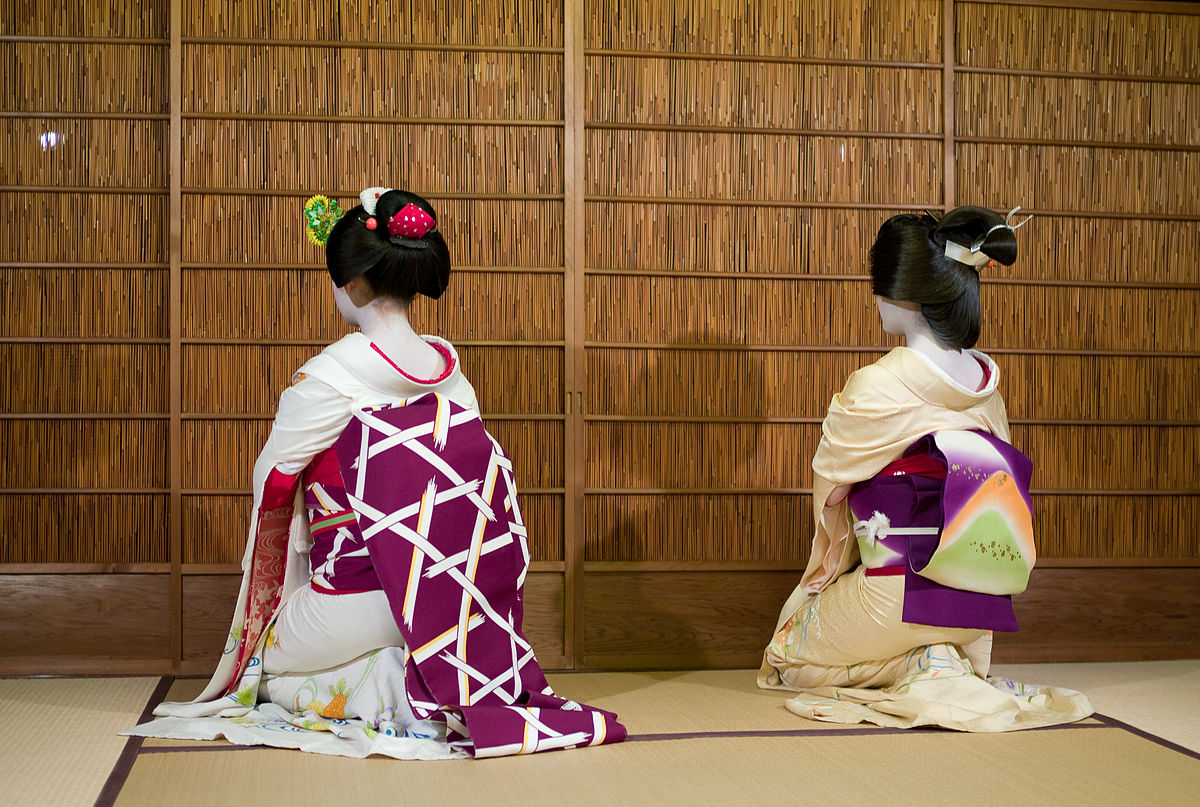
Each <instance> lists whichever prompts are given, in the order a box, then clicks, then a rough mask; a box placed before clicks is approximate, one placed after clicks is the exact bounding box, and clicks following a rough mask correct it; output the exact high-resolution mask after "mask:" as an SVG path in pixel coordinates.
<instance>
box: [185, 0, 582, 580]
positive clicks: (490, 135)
mask: <svg viewBox="0 0 1200 807" xmlns="http://www.w3.org/2000/svg"><path fill="white" fill-rule="evenodd" d="M184 33H185V36H196V37H205V39H204V41H193V42H188V43H185V45H184V49H183V54H182V69H183V84H184V98H183V102H182V105H183V111H184V122H183V143H184V165H183V175H182V183H183V186H184V189H185V192H184V199H183V218H184V220H185V221H191V222H195V227H194V229H191V230H189V231H185V235H184V240H183V254H182V258H183V261H184V272H183V300H184V304H183V311H182V320H181V326H182V331H183V335H184V338H185V340H188V339H217V340H229V341H234V342H241V341H242V340H253V342H254V344H218V345H201V344H196V345H188V344H185V347H184V353H183V367H184V382H183V385H184V388H183V399H184V400H183V408H184V410H185V411H191V412H196V413H199V414H203V416H204V419H203V420H191V421H186V422H185V424H184V446H183V447H182V451H183V455H184V457H185V463H186V464H187V467H189V469H191V475H192V476H193V477H194V479H193V480H192V481H190V482H188V483H187V484H186V485H185V486H186V487H188V488H194V489H195V490H196V491H197V493H196V495H190V496H188V497H187V498H186V502H185V507H186V511H185V518H184V528H183V529H184V545H185V562H204V563H214V562H218V563H228V562H231V561H234V560H236V559H237V558H238V557H240V552H241V548H240V547H241V545H242V543H243V541H244V532H245V518H246V512H245V511H246V509H247V502H246V500H245V498H244V496H241V495H239V496H232V495H220V494H218V493H217V492H218V491H222V492H223V491H245V490H247V489H248V488H249V485H250V471H251V468H252V465H253V462H254V458H255V456H256V455H257V453H258V450H259V448H260V447H261V445H262V442H263V440H264V439H265V438H266V435H267V433H268V431H269V426H270V422H269V420H268V419H266V418H265V417H264V416H268V417H269V415H270V413H272V412H273V411H274V408H275V403H276V401H277V399H278V396H279V394H280V392H281V391H282V390H283V388H284V387H285V386H286V385H287V383H288V380H289V379H290V377H291V375H292V373H293V372H294V371H295V370H296V369H297V368H298V367H299V366H300V365H301V364H302V363H303V362H304V361H305V360H306V359H307V358H308V357H309V356H311V355H313V354H315V353H316V352H318V351H319V350H320V349H321V344H323V343H325V342H329V341H332V340H334V339H337V338H338V337H340V336H342V335H343V334H345V333H347V332H348V328H347V327H346V325H345V323H344V322H343V321H342V319H341V317H340V315H339V314H338V312H337V310H336V309H335V307H334V306H333V301H332V296H331V284H330V282H329V278H328V275H327V273H326V272H325V269H324V260H323V254H322V252H321V250H320V249H319V248H316V247H313V246H312V245H310V244H308V243H307V241H306V239H305V236H304V232H303V228H302V220H301V217H300V215H299V210H300V205H301V204H302V202H303V200H304V198H305V197H306V196H308V195H310V194H312V193H325V194H327V195H330V196H335V197H337V198H338V199H339V200H340V201H341V202H342V204H343V205H344V206H345V207H349V206H351V205H352V204H354V203H355V199H354V196H355V195H356V194H357V192H358V190H359V189H361V188H363V187H367V186H371V185H380V184H385V185H393V186H396V187H405V188H409V189H411V190H414V191H416V192H418V193H421V194H423V195H426V196H427V197H428V198H429V199H430V201H431V202H432V204H433V206H434V207H435V209H436V210H437V211H438V225H439V229H441V230H442V232H443V234H444V235H445V238H446V241H447V243H448V244H449V246H450V252H451V256H452V260H453V263H454V265H455V266H456V267H460V268H462V270H461V271H457V272H455V273H453V274H452V277H451V281H450V286H449V288H448V289H447V291H446V293H445V294H444V295H443V296H442V298H441V299H439V300H436V301H432V300H428V299H424V298H419V299H418V300H416V301H414V303H413V307H412V309H411V320H412V322H413V326H414V327H415V328H416V329H417V330H418V331H419V332H423V333H435V334H439V335H441V336H444V337H446V338H448V339H451V340H452V341H455V342H457V343H462V342H467V343H472V342H476V343H477V342H483V343H493V342H500V343H501V344H496V345H493V344H486V345H480V346H478V347H476V346H472V345H470V344H467V345H465V346H463V347H462V348H461V350H460V357H461V359H462V366H463V369H464V371H465V373H466V374H467V377H468V378H469V379H471V381H472V382H473V383H474V385H475V387H476V390H477V392H478V395H479V399H480V401H481V405H482V406H483V410H484V415H485V419H486V418H487V415H488V414H489V413H498V414H504V415H506V416H516V417H518V418H519V417H520V415H523V414H525V415H536V416H539V417H542V416H544V415H546V414H548V413H552V412H555V411H561V407H562V404H561V401H562V399H563V389H562V387H563V375H562V373H563V366H562V365H563V360H562V348H561V347H560V346H557V345H555V344H554V343H556V342H557V343H561V342H562V340H563V338H564V322H563V310H564V308H563V299H564V281H563V274H562V268H561V267H563V265H564V254H563V238H562V230H563V205H562V194H563V190H564V187H563V162H562V150H563V127H562V118H563V114H564V113H563V82H564V79H563V75H562V70H563V57H562V53H561V47H562V10H561V8H555V7H554V6H547V5H546V4H544V3H535V2H532V0H528V1H527V2H523V3H511V2H510V3H498V2H477V3H472V4H471V5H470V7H467V8H459V7H455V6H452V5H451V6H445V7H442V6H440V5H438V4H416V5H415V6H414V7H406V9H405V10H404V12H403V13H396V14H392V13H388V14H382V15H381V14H380V13H379V8H378V6H376V5H372V4H368V3H361V2H359V3H355V2H351V3H342V2H339V3H330V2H318V3H315V4H311V5H306V6H305V7H303V8H299V7H297V8H291V7H287V8H280V7H277V6H276V5H273V4H263V3H249V4H247V3H233V2H225V3H206V4H202V7H201V5H197V6H195V7H192V8H188V9H185V19H184ZM243 37H245V38H252V39H254V40H255V41H254V42H253V43H244V42H235V41H230V40H233V39H237V38H243ZM348 43H353V44H348ZM404 43H418V44H424V43H440V44H444V45H447V46H454V45H460V44H461V45H467V46H485V47H489V48H492V47H494V48H498V49H499V50H497V51H477V52H472V51H467V52H462V51H455V50H439V49H424V48H422V49H417V50H412V49H405V48H404V47H403V45H404ZM397 45H400V46H401V47H398V48H397V47H396V46H397ZM554 47H558V48H560V51H559V52H558V53H554V52H540V49H548V48H554ZM509 49H511V50H509ZM525 49H535V50H539V52H521V51H522V50H525ZM262 115H267V116H272V117H273V118H274V119H272V120H262V119H257V118H256V116H262ZM314 117H315V118H316V119H314ZM339 117H342V118H345V117H350V118H353V117H363V118H369V119H370V121H350V120H347V121H344V122H342V121H338V120H337V118H339ZM447 195H451V196H452V197H453V198H446V196H447ZM301 267H303V268H301ZM530 270H534V271H530ZM289 340H302V341H304V342H305V344H304V345H289V344H285V343H286V342H287V341H289ZM529 341H536V342H539V343H540V342H550V343H551V344H550V346H534V345H529V346H526V345H525V344H524V343H526V342H529ZM238 415H247V416H250V419H236V418H237V416H238ZM222 416H224V417H225V418H228V419H222ZM487 426H488V428H489V430H490V431H491V433H492V434H493V435H495V436H496V438H497V439H498V440H500V442H501V443H502V444H504V445H505V446H506V448H507V449H508V451H509V453H510V454H511V455H512V457H513V460H514V465H515V470H516V481H517V484H518V486H519V487H521V488H523V489H529V488H532V489H534V490H539V489H546V488H550V489H552V490H555V489H559V488H561V487H562V486H563V480H564V470H563V467H564V453H563V452H564V445H563V426H562V423H561V422H559V421H546V420H520V419H517V420H512V419H501V420H494V421H493V420H488V421H487ZM526 509H527V510H528V511H529V512H527V513H526V516H527V518H528V519H529V523H530V540H531V545H532V547H533V551H534V555H535V557H536V558H537V559H539V560H544V559H551V560H561V558H562V557H563V550H562V546H563V500H562V494H561V493H559V492H551V493H546V494H535V495H534V497H533V499H532V500H531V504H529V505H528V506H527V508H526Z"/></svg>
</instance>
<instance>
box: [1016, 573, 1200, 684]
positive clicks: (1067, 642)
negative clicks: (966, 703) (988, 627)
mask: <svg viewBox="0 0 1200 807" xmlns="http://www.w3.org/2000/svg"><path fill="white" fill-rule="evenodd" d="M1193 557H1194V555H1193ZM1013 608H1014V610H1015V611H1016V614H1017V622H1018V623H1019V624H1020V626H1021V630H1020V631H1018V632H1017V633H1015V634H999V633H998V634H996V639H995V653H994V660H995V661H996V662H998V663H1004V662H1012V661H1141V660H1145V659H1164V658H1196V657H1197V655H1200V569H1196V568H1190V569H1145V568H1114V569H1035V570H1034V571H1033V574H1032V575H1031V576H1030V578H1029V588H1028V590H1026V592H1025V593H1024V594H1022V595H1021V596H1020V597H1017V598H1014V600H1013Z"/></svg>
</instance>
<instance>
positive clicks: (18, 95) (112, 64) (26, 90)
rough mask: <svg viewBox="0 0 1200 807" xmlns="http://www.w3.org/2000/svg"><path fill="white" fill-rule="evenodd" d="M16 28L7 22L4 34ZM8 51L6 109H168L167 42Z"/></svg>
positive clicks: (12, 47) (30, 46) (0, 98)
mask: <svg viewBox="0 0 1200 807" xmlns="http://www.w3.org/2000/svg"><path fill="white" fill-rule="evenodd" d="M6 5H7V4H6ZM9 7H11V6H9ZM10 31H13V29H12V28H10V27H9V26H8V25H7V24H6V25H5V26H4V27H3V28H0V32H2V33H4V34H8V33H10ZM62 35H63V34H62V33H60V32H59V31H55V32H54V34H53V36H62ZM88 35H91V36H96V35H95V34H88ZM116 35H117V36H120V34H116ZM99 36H104V34H99ZM3 51H4V57H3V58H4V61H3V62H0V64H3V65H4V74H5V77H6V81H5V85H6V86H5V92H4V93H3V94H2V95H0V110H4V111H23V112H42V113H44V114H46V115H47V116H49V117H52V118H58V117H60V116H61V117H64V118H66V117H69V116H70V115H71V114H72V113H96V112H103V113H110V114H117V115H119V114H140V113H165V112H167V110H168V105H167V104H168V98H167V48H166V47H165V46H164V45H143V44H120V45H117V44H108V43H105V44H100V43H88V42H6V43H5V45H4V49H3ZM143 156H144V157H145V158H146V159H154V158H156V157H158V156H160V155H159V154H149V153H148V154H145V155H143Z"/></svg>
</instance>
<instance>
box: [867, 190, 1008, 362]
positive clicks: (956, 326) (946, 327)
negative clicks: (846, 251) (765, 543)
mask: <svg viewBox="0 0 1200 807" xmlns="http://www.w3.org/2000/svg"><path fill="white" fill-rule="evenodd" d="M1003 224H1004V217H1003V216H1001V215H1000V214H999V213H996V212H994V211H992V210H987V209H985V208H982V207H972V206H969V205H968V206H964V207H956V208H955V209H954V210H951V211H950V212H949V213H947V214H946V215H945V216H943V217H942V218H941V220H938V219H935V218H934V217H933V216H931V215H929V214H928V213H926V214H924V215H920V216H918V215H914V214H911V213H906V214H902V215H899V216H892V217H891V218H890V219H888V220H887V221H885V222H884V223H883V226H882V227H880V228H879V235H878V236H876V238H875V245H874V246H872V247H871V291H872V292H874V293H875V294H878V295H879V296H881V297H886V298H887V299H889V300H903V301H905V302H910V303H920V304H921V313H922V314H924V315H925V319H926V321H928V322H929V327H930V328H931V329H932V330H933V334H934V336H936V337H937V338H938V339H940V340H941V341H942V342H944V343H945V344H947V345H949V346H950V347H952V348H956V349H958V350H962V349H964V348H969V347H974V345H975V342H976V341H977V340H978V339H979V325H980V312H979V271H978V270H977V269H976V268H975V267H974V266H969V265H968V264H965V263H960V262H959V261H956V260H954V259H953V258H948V257H946V242H947V241H953V242H954V243H956V244H961V245H962V246H964V247H967V248H970V247H972V246H973V245H974V244H976V243H980V242H981V246H980V251H981V252H983V253H984V254H985V255H987V256H988V257H989V258H991V259H992V260H995V261H998V262H1000V263H1002V264H1004V265H1005V266H1011V265H1012V264H1013V263H1014V262H1015V261H1016V260H1017V239H1016V237H1015V236H1014V234H1013V231H1012V230H1011V229H1009V228H1008V227H1003V226H1001V227H996V225H1003ZM994 227H995V228H996V229H992V228H994Z"/></svg>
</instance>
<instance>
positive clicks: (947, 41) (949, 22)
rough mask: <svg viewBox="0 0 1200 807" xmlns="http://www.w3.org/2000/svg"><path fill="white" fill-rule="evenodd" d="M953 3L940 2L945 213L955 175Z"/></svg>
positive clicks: (949, 0) (952, 195) (950, 202)
mask: <svg viewBox="0 0 1200 807" xmlns="http://www.w3.org/2000/svg"><path fill="white" fill-rule="evenodd" d="M954 3H955V0H945V2H943V3H942V130H943V140H942V149H943V150H944V153H943V155H942V165H943V168H942V191H943V194H944V198H943V200H942V206H943V207H944V208H945V210H946V211H947V212H949V211H950V210H953V209H954V205H955V201H954V199H955V195H956V194H955V190H956V189H955V187H954V180H955V177H956V176H957V174H958V171H957V170H956V168H955V164H954V160H955V149H954V135H955V131H954V127H955V123H954V62H955V54H956V50H955V42H954V31H955V29H954Z"/></svg>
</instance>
